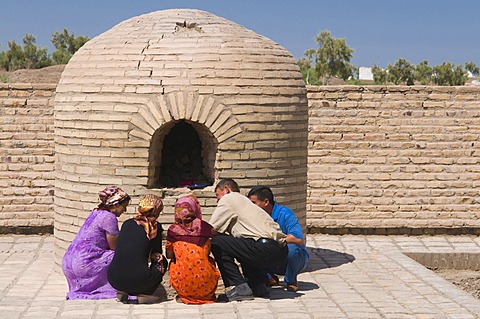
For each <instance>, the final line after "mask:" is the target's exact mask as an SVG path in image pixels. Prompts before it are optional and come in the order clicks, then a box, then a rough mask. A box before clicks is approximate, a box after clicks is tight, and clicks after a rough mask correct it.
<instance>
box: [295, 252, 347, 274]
mask: <svg viewBox="0 0 480 319" xmlns="http://www.w3.org/2000/svg"><path fill="white" fill-rule="evenodd" d="M307 251H308V254H309V255H310V261H309V262H308V265H307V268H306V269H305V270H304V271H303V272H310V271H315V270H320V269H325V268H333V267H338V266H341V265H343V264H348V263H351V262H353V261H354V260H355V257H354V256H353V255H350V254H347V253H341V252H338V251H335V250H330V249H324V248H313V247H307Z"/></svg>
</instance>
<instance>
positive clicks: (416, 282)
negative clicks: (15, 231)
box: [0, 235, 480, 319]
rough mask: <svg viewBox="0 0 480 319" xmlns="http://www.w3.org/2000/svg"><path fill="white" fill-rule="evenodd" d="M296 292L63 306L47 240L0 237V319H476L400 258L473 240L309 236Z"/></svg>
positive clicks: (478, 243) (461, 247)
mask: <svg viewBox="0 0 480 319" xmlns="http://www.w3.org/2000/svg"><path fill="white" fill-rule="evenodd" d="M308 247H309V251H310V253H311V257H312V258H311V262H310V265H309V267H308V269H307V271H306V272H304V273H302V274H301V275H300V277H299V279H300V282H299V284H300V288H301V291H299V292H298V293H292V292H287V291H285V290H283V289H281V288H274V289H273V290H272V294H271V299H270V300H265V299H255V300H253V301H244V302H233V303H228V304H212V305H202V306H192V305H183V304H179V303H176V302H175V301H174V300H168V301H165V302H162V303H159V304H155V305H133V304H122V303H118V302H116V301H115V300H113V299H108V300H99V301H65V299H64V296H65V293H66V291H67V285H66V282H65V279H64V277H63V275H62V274H61V273H59V272H56V271H55V269H56V268H55V266H54V264H55V263H54V254H53V237H52V236H14V235H10V236H0V318H8V319H15V318H42V319H49V318H76V319H77V318H138V319H147V318H189V319H196V318H199V319H200V318H202V319H204V318H218V319H226V318H239V319H240V318H241V319H247V318H248V319H257V318H258V319H269V318H278V319H290V318H368V319H375V318H392V319H403V318H421V319H426V318H432V319H434V318H435V319H437V318H459V319H460V318H461V319H467V318H480V301H479V300H478V299H476V298H474V297H473V296H471V295H470V294H468V293H467V292H465V291H463V290H461V289H459V288H457V287H456V286H454V285H453V284H452V283H450V282H448V281H446V280H445V279H443V278H441V277H440V276H438V275H436V274H435V273H434V272H432V271H430V270H428V269H426V268H424V267H423V266H421V265H420V264H418V263H416V262H415V261H413V260H412V259H410V258H408V257H407V256H405V255H404V254H403V253H402V252H436V253H445V252H470V253H472V252H473V253H479V252H480V239H479V238H477V237H469V236H461V237H445V236H441V237H440V236H439V237H401V236H395V237H393V236H392V237H385V236H331V235H309V236H308Z"/></svg>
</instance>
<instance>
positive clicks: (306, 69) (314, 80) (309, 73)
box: [297, 49, 318, 85]
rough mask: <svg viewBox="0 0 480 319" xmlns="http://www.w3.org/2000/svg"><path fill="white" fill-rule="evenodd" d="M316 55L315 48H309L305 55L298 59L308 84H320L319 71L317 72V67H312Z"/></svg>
mask: <svg viewBox="0 0 480 319" xmlns="http://www.w3.org/2000/svg"><path fill="white" fill-rule="evenodd" d="M314 55H315V50H314V49H310V50H307V51H305V53H304V56H303V57H302V58H300V59H298V61H297V64H298V66H299V67H300V72H301V73H302V77H303V80H304V81H305V83H306V84H307V85H317V84H318V76H317V73H316V72H315V68H313V67H312V61H313V56H314Z"/></svg>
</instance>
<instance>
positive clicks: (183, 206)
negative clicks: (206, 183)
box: [167, 195, 213, 246]
mask: <svg viewBox="0 0 480 319" xmlns="http://www.w3.org/2000/svg"><path fill="white" fill-rule="evenodd" d="M212 235H213V227H212V225H210V224H209V223H207V222H205V221H203V220H202V209H201V208H200V203H199V202H198V200H197V198H196V197H195V196H193V195H187V196H183V197H180V198H179V199H178V200H177V202H176V203H175V223H174V224H173V225H171V226H170V227H169V228H168V231H167V240H168V241H170V242H175V241H186V242H190V243H193V244H196V245H199V246H203V245H204V244H205V242H206V241H207V240H208V239H209V238H211V237H212Z"/></svg>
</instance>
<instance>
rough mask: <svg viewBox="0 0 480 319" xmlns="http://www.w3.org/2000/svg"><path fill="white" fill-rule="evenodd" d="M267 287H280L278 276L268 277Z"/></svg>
mask: <svg viewBox="0 0 480 319" xmlns="http://www.w3.org/2000/svg"><path fill="white" fill-rule="evenodd" d="M265 284H266V285H267V287H273V286H280V280H279V279H278V277H277V276H276V275H268V279H267V280H265Z"/></svg>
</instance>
